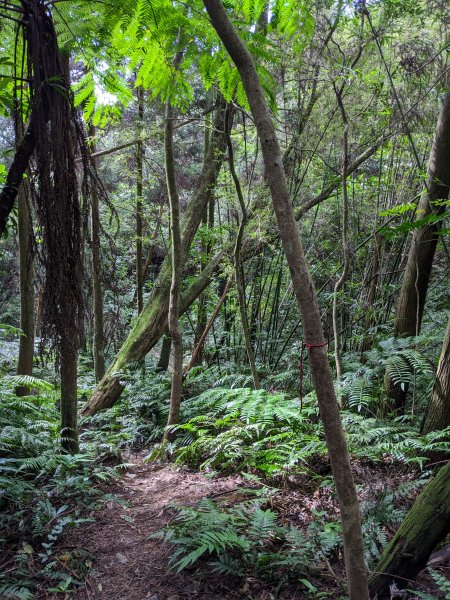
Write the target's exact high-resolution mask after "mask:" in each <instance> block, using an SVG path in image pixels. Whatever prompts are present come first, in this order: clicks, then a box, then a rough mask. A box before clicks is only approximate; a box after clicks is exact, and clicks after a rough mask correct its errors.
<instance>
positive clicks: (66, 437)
mask: <svg viewBox="0 0 450 600" xmlns="http://www.w3.org/2000/svg"><path fill="white" fill-rule="evenodd" d="M77 358H78V353H77V351H76V350H75V349H74V348H73V347H72V344H71V343H65V344H62V346H61V351H60V363H61V367H60V374H61V445H62V447H63V448H64V450H66V451H67V452H69V453H70V454H76V453H77V452H78V451H79V445H78V418H77Z"/></svg>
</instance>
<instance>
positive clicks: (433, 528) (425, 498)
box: [369, 462, 450, 600]
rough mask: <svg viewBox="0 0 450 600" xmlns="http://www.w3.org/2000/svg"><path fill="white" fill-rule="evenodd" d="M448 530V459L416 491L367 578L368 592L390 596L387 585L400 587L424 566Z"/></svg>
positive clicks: (449, 526)
mask: <svg viewBox="0 0 450 600" xmlns="http://www.w3.org/2000/svg"><path fill="white" fill-rule="evenodd" d="M449 532H450V462H448V463H447V464H446V465H445V466H444V467H442V469H441V470H440V471H439V473H438V474H437V475H436V477H434V478H433V479H432V480H431V481H430V482H429V483H428V484H427V486H426V487H425V488H424V490H423V491H422V492H421V493H420V495H419V496H418V498H417V500H416V501H415V503H414V504H413V506H412V508H411V509H410V511H409V512H408V514H407V515H406V517H405V519H404V521H403V522H402V524H401V525H400V527H399V529H398V531H397V533H396V534H395V536H394V537H393V538H392V540H391V542H390V543H389V545H388V546H387V547H386V548H385V549H384V552H383V555H382V557H381V559H380V562H379V563H378V565H377V566H376V568H375V570H374V572H373V575H372V577H371V578H370V581H369V585H370V593H371V594H372V596H373V597H376V598H378V600H385V599H386V600H388V599H389V598H391V593H390V590H389V586H390V585H391V584H392V583H393V582H395V583H396V584H397V585H398V586H399V587H401V588H404V587H407V586H408V585H409V584H410V581H411V579H413V578H414V577H416V575H418V573H419V572H420V571H421V570H422V569H423V568H424V567H425V566H426V564H427V561H428V559H429V557H430V555H431V553H432V552H433V550H434V548H436V546H437V545H438V544H439V543H440V542H442V541H443V540H444V539H445V538H446V536H447V535H448V533H449Z"/></svg>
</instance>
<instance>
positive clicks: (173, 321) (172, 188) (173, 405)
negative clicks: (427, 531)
mask: <svg viewBox="0 0 450 600" xmlns="http://www.w3.org/2000/svg"><path fill="white" fill-rule="evenodd" d="M181 57H182V55H181V53H178V54H177V56H176V57H175V61H174V62H175V63H177V62H178V63H179V61H180V60H181ZM177 59H178V60H177ZM174 117H175V111H174V109H173V108H172V107H171V105H170V101H167V104H166V123H165V131H164V150H165V166H166V180H167V193H168V198H169V207H170V241H171V248H170V256H171V262H172V283H171V286H170V298H169V315H168V325H169V334H170V338H171V340H172V347H173V371H172V387H171V390H170V406H169V417H168V420H167V425H168V426H170V425H175V424H176V423H178V422H179V420H180V404H181V392H182V387H183V337H182V334H181V329H180V322H179V313H180V290H181V269H182V266H183V265H182V260H181V254H182V248H181V225H180V221H181V219H180V200H179V197H178V190H177V184H176V179H175V160H174V151H173V120H174ZM172 437H173V433H172V432H171V430H170V429H166V431H165V434H164V438H165V439H166V440H170V439H172Z"/></svg>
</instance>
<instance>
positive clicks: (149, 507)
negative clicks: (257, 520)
mask: <svg viewBox="0 0 450 600" xmlns="http://www.w3.org/2000/svg"><path fill="white" fill-rule="evenodd" d="M131 461H132V462H133V463H136V466H134V467H133V468H131V469H129V470H128V471H127V472H126V473H125V474H124V476H123V477H122V478H121V479H120V480H119V481H117V482H115V483H114V484H113V485H112V486H111V487H110V489H109V490H108V491H109V492H110V493H112V494H114V495H115V496H116V497H117V498H119V499H120V500H121V502H120V503H118V502H115V501H108V502H107V503H106V505H105V506H104V509H103V510H102V511H100V512H96V513H94V514H93V515H92V516H93V517H94V518H95V522H92V523H87V524H85V525H83V526H81V527H79V528H77V529H76V530H75V531H74V532H73V533H72V534H71V535H70V536H69V537H68V538H66V540H65V542H64V546H63V548H62V551H64V549H66V550H67V551H68V552H69V553H70V552H72V553H75V554H76V552H84V553H85V554H84V556H85V557H89V558H88V559H87V562H88V563H89V565H90V566H91V569H90V571H89V574H88V576H87V579H86V584H85V587H84V588H81V589H80V590H79V591H78V592H76V593H75V594H71V595H70V598H78V599H80V600H93V599H96V600H106V599H108V600H146V599H148V600H191V599H202V600H238V599H239V600H272V599H273V598H275V596H274V595H273V594H272V592H271V590H270V588H269V587H268V586H267V584H265V583H264V582H261V581H257V580H256V579H251V578H249V579H247V580H245V581H242V580H241V579H238V578H234V577H221V576H219V575H216V574H214V573H209V572H206V573H205V572H204V571H203V572H202V574H199V573H198V572H197V570H195V569H194V570H193V571H191V572H189V571H183V572H182V573H180V574H176V573H175V572H174V571H173V570H170V569H169V564H168V563H169V558H170V548H169V547H168V545H167V544H165V543H164V542H163V541H162V540H160V539H154V538H152V537H151V535H152V534H153V533H155V532H156V531H158V530H161V529H162V528H163V527H164V526H165V525H166V524H167V523H169V522H170V520H171V519H172V518H173V515H174V512H173V509H172V506H173V505H174V504H183V505H186V504H196V503H197V502H198V501H199V500H200V499H202V498H205V497H207V498H212V499H216V498H217V499H221V500H225V501H226V502H227V499H228V501H230V502H231V503H233V498H234V496H235V495H236V494H235V492H236V490H237V489H238V488H239V487H241V486H243V485H246V484H245V483H244V481H243V480H242V479H241V478H240V477H239V476H237V475H234V476H230V477H221V478H217V479H208V478H207V477H205V476H204V475H202V474H200V473H193V472H189V471H187V470H184V469H179V468H177V467H176V466H174V465H164V466H161V465H156V464H148V463H143V462H142V456H140V455H136V456H132V457H131ZM394 473H395V472H394V470H392V471H391V470H390V469H384V470H383V471H382V472H376V471H375V472H374V471H372V469H370V468H367V467H363V466H361V465H356V469H355V476H356V480H357V482H358V483H359V484H360V485H361V487H360V499H364V498H366V499H367V498H368V497H370V496H372V495H373V494H374V493H376V491H377V488H379V487H380V486H381V488H382V487H384V486H386V484H389V487H395V486H396V484H398V483H400V481H401V480H403V481H405V479H408V477H407V476H406V477H405V475H403V477H399V476H398V474H394ZM238 495H239V494H238ZM274 508H275V509H276V510H277V512H279V513H280V518H281V519H282V521H284V522H290V523H293V524H295V525H296V526H298V527H302V526H306V525H307V524H308V522H309V521H310V520H311V519H312V518H313V516H312V510H313V509H314V511H317V510H319V511H324V512H325V513H327V514H328V515H335V516H336V518H338V511H337V506H336V503H335V500H334V497H333V494H332V491H331V488H328V489H327V488H326V487H325V488H323V487H322V488H320V489H319V487H318V486H317V484H315V483H314V482H313V481H311V480H310V479H308V478H305V479H304V480H301V479H300V480H299V481H297V482H296V485H294V486H290V487H286V488H285V489H284V490H283V491H280V494H279V495H278V494H277V496H276V498H275V499H274ZM91 563H92V564H91ZM422 581H423V583H424V584H425V585H424V587H422V589H427V588H428V589H427V591H428V593H429V592H430V591H431V590H430V587H429V584H430V580H429V578H428V577H427V576H426V575H425V577H424V578H422ZM343 582H344V572H343V566H342V564H333V566H332V567H331V566H330V570H329V572H328V573H327V572H326V570H325V571H324V573H323V581H320V582H319V581H318V582H317V583H318V584H321V585H319V587H320V588H321V589H324V584H325V589H326V590H327V592H328V593H330V592H331V593H333V592H334V597H335V598H340V597H343V586H342V584H343ZM272 590H273V588H272ZM63 597H64V594H58V595H54V594H52V595H50V594H48V593H47V594H45V595H43V596H40V598H39V600H43V599H44V598H45V599H50V598H52V599H56V598H59V599H61V598H63ZM276 597H277V599H284V600H303V599H306V598H307V596H306V595H305V591H304V588H303V586H302V585H299V586H298V587H297V586H290V587H289V588H287V589H285V590H284V591H282V592H281V594H278V595H277V596H276ZM442 597H443V596H441V595H440V594H439V593H437V594H436V598H442ZM67 598H69V596H67ZM398 598H403V599H404V598H412V596H410V595H409V594H408V595H402V596H398Z"/></svg>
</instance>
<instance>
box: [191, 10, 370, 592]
mask: <svg viewBox="0 0 450 600" xmlns="http://www.w3.org/2000/svg"><path fill="white" fill-rule="evenodd" d="M203 2H204V5H205V7H206V10H207V11H208V14H209V16H210V19H211V22H212V25H213V27H214V28H215V30H216V31H217V33H218V35H219V37H220V38H221V40H222V42H223V44H224V46H225V48H226V49H227V51H228V53H229V54H230V56H231V58H232V60H233V62H234V63H235V65H236V67H237V69H238V71H239V73H240V76H241V79H242V83H243V85H244V89H245V92H246V95H247V99H248V102H249V104H250V109H251V112H252V115H253V118H254V120H255V125H256V128H257V131H258V136H259V139H260V141H261V147H262V151H263V157H264V165H265V177H266V180H267V183H268V185H269V188H270V192H271V195H272V203H273V207H274V210H275V214H276V217H277V221H278V227H279V230H280V236H281V239H282V242H283V246H284V250H285V253H286V258H287V261H288V265H289V269H290V272H291V277H292V287H293V290H294V293H295V296H296V298H297V302H298V307H299V310H300V313H301V316H302V322H303V328H304V333H305V337H306V340H307V342H308V343H309V344H310V362H311V374H312V378H313V383H314V388H315V390H316V394H317V399H318V403H319V407H320V413H321V417H322V420H323V424H324V430H325V437H326V441H327V446H328V451H329V456H330V462H331V467H332V470H333V475H334V481H335V485H336V491H337V496H338V500H339V506H340V509H341V520H342V526H343V538H344V556H345V566H346V571H347V580H348V588H349V596H350V598H351V600H368V598H369V595H368V588H367V575H366V568H365V561H364V545H363V540H362V534H361V522H360V515H359V504H358V499H357V496H356V490H355V485H354V482H353V476H352V471H351V467H350V457H349V454H348V450H347V445H346V442H345V437H344V432H343V429H342V423H341V419H340V414H339V408H338V405H337V401H336V395H335V392H334V386H333V379H332V375H331V369H330V365H329V363H328V358H327V352H326V349H325V347H324V345H325V339H324V334H323V329H322V323H321V320H320V311H319V306H318V303H317V294H316V291H315V288H314V283H313V281H312V279H311V276H310V274H309V271H308V267H307V264H306V260H305V256H304V252H303V247H302V244H301V241H300V237H299V233H298V228H297V223H296V221H295V215H294V211H293V208H292V203H291V199H290V197H289V190H288V185H287V181H286V176H285V172H284V168H283V160H282V155H281V151H280V148H279V144H278V140H277V136H276V131H275V127H274V125H273V122H272V116H271V114H270V111H269V109H268V106H267V103H266V100H265V97H264V92H263V89H262V87H261V84H260V82H259V79H258V74H257V71H256V68H255V65H254V63H253V59H252V57H251V55H250V53H249V52H248V50H247V48H246V47H245V45H244V43H243V42H242V40H241V39H240V37H239V35H238V34H237V32H236V31H235V29H234V27H233V26H232V24H231V22H230V21H229V19H228V16H227V13H226V11H225V9H224V7H223V5H222V3H221V2H220V0H203Z"/></svg>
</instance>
